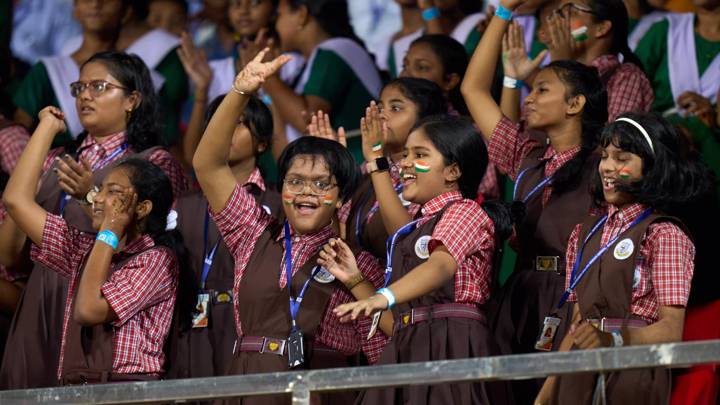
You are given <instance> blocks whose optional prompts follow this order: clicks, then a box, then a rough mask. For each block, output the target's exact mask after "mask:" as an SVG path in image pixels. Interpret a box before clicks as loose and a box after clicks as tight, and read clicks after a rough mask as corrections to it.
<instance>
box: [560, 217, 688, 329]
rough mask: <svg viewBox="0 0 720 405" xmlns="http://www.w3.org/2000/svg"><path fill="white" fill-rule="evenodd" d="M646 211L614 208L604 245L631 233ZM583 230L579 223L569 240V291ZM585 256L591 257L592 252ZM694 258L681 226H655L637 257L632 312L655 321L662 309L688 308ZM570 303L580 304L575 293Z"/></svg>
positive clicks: (607, 224) (605, 229) (604, 234)
mask: <svg viewBox="0 0 720 405" xmlns="http://www.w3.org/2000/svg"><path fill="white" fill-rule="evenodd" d="M646 208H647V207H645V206H643V205H641V204H632V205H630V206H629V207H626V208H624V209H622V210H619V209H618V208H617V207H615V206H610V209H609V211H608V215H609V216H608V220H607V222H606V223H605V225H603V230H602V237H601V239H600V243H601V244H602V245H604V244H605V243H607V242H608V241H609V240H610V239H611V238H613V237H615V236H616V235H619V234H620V233H622V232H624V231H625V230H627V229H628V227H629V226H630V224H631V223H632V221H634V220H635V218H637V217H638V216H639V215H640V214H641V213H642V212H643V211H645V209H646ZM598 219H599V218H598ZM580 228H581V225H579V224H578V225H577V226H576V227H575V229H574V230H573V232H572V234H570V239H569V241H568V250H567V255H566V259H567V267H566V273H565V274H566V276H565V288H567V287H568V286H570V276H571V274H570V273H571V272H572V268H573V265H574V263H575V260H576V258H577V249H578V235H579V233H580ZM610 251H611V250H608V252H610ZM584 254H585V255H590V254H592V252H589V251H588V252H584ZM606 254H608V253H606ZM610 254H612V253H610ZM694 259H695V246H694V245H693V243H692V241H690V238H689V237H688V236H687V235H686V234H685V232H683V231H682V230H681V229H680V228H679V227H678V226H677V225H675V224H674V223H672V222H660V223H653V224H651V225H650V226H649V227H648V229H647V233H646V234H645V237H644V238H643V240H642V242H641V243H640V251H639V252H638V255H637V256H636V262H635V276H634V280H633V292H632V303H631V309H630V310H631V311H632V313H633V314H635V315H638V316H641V317H643V318H645V319H646V320H648V321H650V322H655V321H657V320H658V309H659V308H660V307H661V306H668V305H680V306H685V305H686V304H687V300H688V296H689V295H690V282H691V281H692V275H693V270H694V264H693V260H694ZM568 301H571V302H575V301H576V297H575V294H574V293H573V294H571V295H570V299H568Z"/></svg>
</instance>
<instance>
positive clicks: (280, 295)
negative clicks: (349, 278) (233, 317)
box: [228, 222, 355, 405]
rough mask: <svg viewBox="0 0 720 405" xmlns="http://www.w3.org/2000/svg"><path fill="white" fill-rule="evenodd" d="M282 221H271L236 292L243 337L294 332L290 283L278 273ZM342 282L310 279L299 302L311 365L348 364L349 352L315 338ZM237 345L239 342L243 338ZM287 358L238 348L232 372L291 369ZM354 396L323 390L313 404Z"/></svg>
mask: <svg viewBox="0 0 720 405" xmlns="http://www.w3.org/2000/svg"><path fill="white" fill-rule="evenodd" d="M281 229H282V225H278V222H275V223H274V224H271V225H270V226H268V228H266V230H265V231H264V232H263V233H262V235H261V236H260V238H259V239H258V241H257V243H256V244H255V248H254V250H253V253H252V255H251V257H250V261H249V262H248V265H247V267H246V268H245V271H244V273H243V277H242V280H241V281H240V286H239V290H238V296H237V304H236V305H237V306H236V309H237V311H238V318H239V319H240V324H241V325H242V333H243V335H244V336H253V337H254V336H259V337H270V338H278V339H286V338H287V337H288V336H289V335H290V328H291V318H290V304H289V293H288V289H287V287H285V288H283V289H280V286H279V284H278V283H279V277H280V268H281V263H282V257H283V239H280V241H276V239H277V236H278V235H280V230H281ZM317 258H318V256H317V255H313V256H312V257H311V258H310V259H309V260H308V261H307V262H306V263H305V264H304V265H303V266H302V268H301V269H300V270H298V271H297V272H296V273H295V274H294V275H293V277H292V292H293V295H294V296H296V295H297V294H298V292H299V291H300V289H301V288H302V286H303V284H304V283H305V281H306V280H307V279H308V278H309V277H310V275H311V274H312V270H313V269H314V268H315V266H316V265H317V264H316V261H317ZM336 288H343V287H342V285H341V284H340V282H339V281H337V280H335V281H333V282H331V283H328V284H322V283H319V282H317V281H314V280H313V281H311V282H310V285H309V287H308V289H307V291H306V293H305V297H304V298H303V300H302V304H301V305H300V310H299V312H298V317H297V324H298V326H299V327H300V329H301V330H302V331H303V334H304V335H305V361H306V365H307V367H305V368H307V369H320V368H336V367H348V366H350V365H351V364H350V362H349V359H348V357H346V356H344V355H342V354H341V353H339V352H337V351H335V350H332V349H330V348H327V347H325V346H323V345H318V344H315V343H314V342H313V338H314V337H315V334H316V333H317V330H318V326H319V325H320V322H321V321H322V319H323V317H324V316H325V312H326V311H328V310H329V308H327V306H328V303H329V301H330V297H331V296H332V294H333V293H334V291H335V289H336ZM238 346H240V343H239V342H238ZM288 370H289V368H288V357H287V354H285V355H282V356H280V355H276V354H270V353H259V352H243V351H240V350H236V352H235V355H234V356H233V359H232V363H231V365H230V369H229V371H228V374H229V375H237V374H253V373H269V372H278V371H288ZM354 398H355V393H353V392H336V393H326V394H321V395H318V396H317V397H315V398H314V400H313V404H315V405H317V404H326V405H331V404H348V403H351V402H352V401H353V399H354ZM232 403H238V404H242V405H273V404H275V405H286V404H289V403H290V397H289V396H288V395H275V396H262V397H246V398H240V399H238V400H236V401H233V402H232Z"/></svg>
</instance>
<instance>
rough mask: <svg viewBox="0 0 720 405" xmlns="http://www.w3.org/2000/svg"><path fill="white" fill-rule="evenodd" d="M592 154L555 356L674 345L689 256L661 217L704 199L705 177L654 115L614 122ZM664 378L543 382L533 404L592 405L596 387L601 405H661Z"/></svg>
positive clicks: (678, 227)
mask: <svg viewBox="0 0 720 405" xmlns="http://www.w3.org/2000/svg"><path fill="white" fill-rule="evenodd" d="M600 146H601V148H602V158H601V160H600V163H599V165H598V167H597V172H596V174H595V176H594V177H595V178H594V179H593V194H594V202H595V204H596V206H597V208H598V210H597V211H598V212H596V213H592V214H590V215H588V216H587V217H586V218H585V219H584V220H583V221H582V222H581V223H580V224H578V225H577V226H576V227H575V229H574V230H573V232H572V234H571V235H570V240H569V241H568V250H567V253H566V257H567V259H566V267H567V270H566V272H565V274H566V276H565V278H566V281H565V288H566V292H565V293H563V295H562V297H561V298H560V300H559V301H558V306H561V305H569V306H571V307H572V313H573V321H572V325H571V327H570V330H569V331H568V333H567V335H566V336H565V337H564V339H563V342H562V344H561V347H560V350H588V349H595V348H600V347H620V346H630V345H646V344H659V343H668V342H678V341H680V340H681V339H682V336H683V320H684V318H685V307H686V305H687V302H688V296H689V294H690V286H691V280H692V278H693V271H694V263H693V260H694V256H695V246H694V244H693V242H692V241H691V240H690V236H689V233H688V230H687V228H685V226H684V225H683V223H682V222H681V221H680V220H679V219H678V218H676V217H673V216H670V215H672V214H674V213H676V212H678V210H679V209H680V210H682V209H683V208H684V206H685V205H687V204H692V203H694V202H695V201H697V199H698V198H699V197H702V196H703V195H706V194H707V193H708V192H710V191H711V190H712V187H713V181H712V176H711V175H710V173H709V170H708V169H707V168H706V167H705V166H704V165H703V164H702V163H701V162H700V161H699V160H698V159H697V156H696V155H693V154H691V153H690V150H689V142H688V140H687V139H686V138H685V137H684V136H683V135H681V134H680V133H679V132H678V131H677V130H676V129H675V128H674V127H673V126H672V125H670V124H669V123H668V122H667V121H665V120H664V119H662V118H660V117H659V116H657V115H651V114H623V115H622V116H620V117H619V118H618V119H617V120H616V121H615V122H613V123H611V124H610V125H608V126H607V127H606V128H605V129H604V130H603V133H602V136H601V138H600ZM669 377H670V371H669V370H667V369H662V368H657V369H643V370H629V371H620V372H612V373H607V374H601V375H597V374H591V373H585V374H573V375H567V376H561V377H550V378H548V380H547V382H546V384H545V387H544V388H543V391H542V393H541V394H540V397H539V398H538V401H537V403H557V404H592V403H595V400H596V399H597V398H598V397H599V396H600V395H602V394H601V393H600V392H599V390H600V388H599V387H600V385H604V391H605V392H604V394H605V395H604V398H606V400H607V402H608V403H614V404H615V403H623V404H625V403H628V404H666V403H669V394H670V388H669V387H670V385H671V384H670V380H669ZM603 380H604V381H603ZM594 399H595V400H594Z"/></svg>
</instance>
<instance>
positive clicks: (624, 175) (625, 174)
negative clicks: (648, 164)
mask: <svg viewBox="0 0 720 405" xmlns="http://www.w3.org/2000/svg"><path fill="white" fill-rule="evenodd" d="M618 177H619V178H620V180H622V181H629V180H630V177H631V174H630V169H626V168H622V169H620V171H619V172H618Z"/></svg>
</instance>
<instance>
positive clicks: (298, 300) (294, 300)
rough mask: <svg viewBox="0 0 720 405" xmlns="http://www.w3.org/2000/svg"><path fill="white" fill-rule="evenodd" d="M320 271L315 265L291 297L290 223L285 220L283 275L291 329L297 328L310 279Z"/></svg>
mask: <svg viewBox="0 0 720 405" xmlns="http://www.w3.org/2000/svg"><path fill="white" fill-rule="evenodd" d="M319 271H320V266H315V268H314V269H313V271H312V274H310V277H309V278H308V279H307V280H305V284H303V286H302V288H301V289H300V293H299V294H298V296H297V297H293V295H292V290H291V289H290V288H291V286H292V240H291V238H290V224H288V221H285V277H287V289H288V294H289V295H290V319H292V330H293V331H295V330H297V324H296V322H295V321H296V319H297V314H298V311H299V310H300V304H302V300H303V297H304V296H305V292H306V291H307V289H308V287H309V286H310V281H311V280H312V279H313V278H315V275H317V273H318V272H319Z"/></svg>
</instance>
